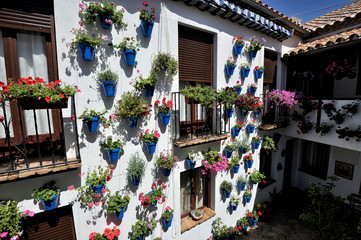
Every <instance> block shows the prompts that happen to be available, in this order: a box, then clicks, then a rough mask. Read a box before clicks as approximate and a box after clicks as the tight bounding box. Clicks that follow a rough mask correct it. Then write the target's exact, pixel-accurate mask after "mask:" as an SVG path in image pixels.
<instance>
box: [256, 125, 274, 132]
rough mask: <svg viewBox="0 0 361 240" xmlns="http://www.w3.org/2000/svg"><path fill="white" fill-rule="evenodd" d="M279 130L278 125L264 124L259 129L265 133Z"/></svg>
mask: <svg viewBox="0 0 361 240" xmlns="http://www.w3.org/2000/svg"><path fill="white" fill-rule="evenodd" d="M277 128H279V127H278V126H277V124H264V125H260V126H258V129H260V130H263V131H270V130H274V129H277Z"/></svg>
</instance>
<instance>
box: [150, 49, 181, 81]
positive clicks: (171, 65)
mask: <svg viewBox="0 0 361 240" xmlns="http://www.w3.org/2000/svg"><path fill="white" fill-rule="evenodd" d="M152 69H153V71H155V72H160V71H161V70H165V71H167V73H168V74H170V75H171V76H175V75H176V74H177V72H178V61H177V59H176V58H175V57H173V56H172V55H170V53H163V52H159V53H158V54H157V55H156V56H155V58H154V60H153V66H152Z"/></svg>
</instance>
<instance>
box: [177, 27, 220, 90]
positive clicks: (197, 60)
mask: <svg viewBox="0 0 361 240" xmlns="http://www.w3.org/2000/svg"><path fill="white" fill-rule="evenodd" d="M178 34H179V42H178V54H179V55H178V57H179V80H181V81H195V82H207V83H212V78H213V35H212V34H209V33H206V32H201V31H198V30H195V29H192V28H188V27H184V26H181V25H179V26H178Z"/></svg>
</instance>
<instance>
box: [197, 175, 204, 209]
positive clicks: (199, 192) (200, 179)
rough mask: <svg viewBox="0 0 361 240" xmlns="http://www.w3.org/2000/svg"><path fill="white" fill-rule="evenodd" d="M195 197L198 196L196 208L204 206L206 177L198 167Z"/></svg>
mask: <svg viewBox="0 0 361 240" xmlns="http://www.w3.org/2000/svg"><path fill="white" fill-rule="evenodd" d="M194 187H195V195H196V196H195V198H196V203H195V204H196V207H195V208H200V207H202V206H204V191H205V186H204V178H203V175H202V173H201V171H200V169H199V168H198V169H197V171H196V179H195V186H194Z"/></svg>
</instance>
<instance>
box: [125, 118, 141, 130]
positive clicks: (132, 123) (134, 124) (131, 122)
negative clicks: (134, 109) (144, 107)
mask: <svg viewBox="0 0 361 240" xmlns="http://www.w3.org/2000/svg"><path fill="white" fill-rule="evenodd" d="M127 122H128V126H129V127H130V128H136V127H137V123H138V118H134V119H132V118H131V117H127Z"/></svg>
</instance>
